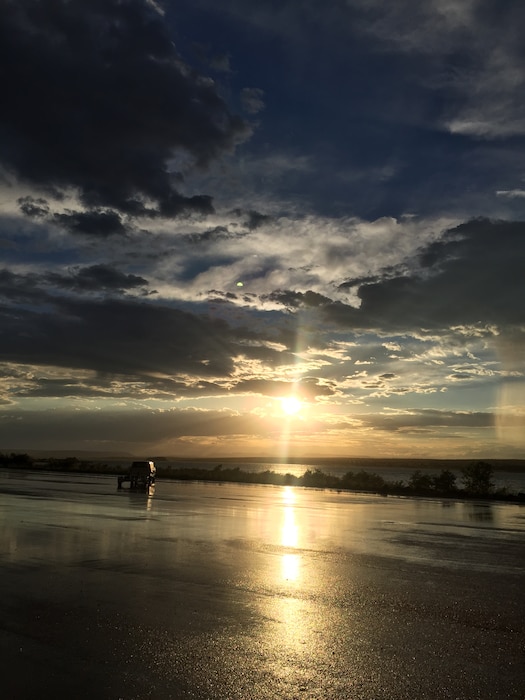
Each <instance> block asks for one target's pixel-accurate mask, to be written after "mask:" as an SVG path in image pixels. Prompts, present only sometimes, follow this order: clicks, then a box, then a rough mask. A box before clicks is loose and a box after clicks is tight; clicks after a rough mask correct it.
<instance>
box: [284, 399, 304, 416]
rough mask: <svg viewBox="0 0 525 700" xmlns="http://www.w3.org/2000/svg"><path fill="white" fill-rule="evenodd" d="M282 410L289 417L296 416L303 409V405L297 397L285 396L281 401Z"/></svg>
mask: <svg viewBox="0 0 525 700" xmlns="http://www.w3.org/2000/svg"><path fill="white" fill-rule="evenodd" d="M281 408H282V409H283V413H285V414H286V415H287V416H295V415H296V414H297V413H299V411H300V410H301V408H302V403H301V401H299V399H298V398H296V397H295V396H284V397H283V398H282V399H281Z"/></svg>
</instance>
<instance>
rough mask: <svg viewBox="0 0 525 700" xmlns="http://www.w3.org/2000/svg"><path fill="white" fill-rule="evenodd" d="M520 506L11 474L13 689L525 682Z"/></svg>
mask: <svg viewBox="0 0 525 700" xmlns="http://www.w3.org/2000/svg"><path fill="white" fill-rule="evenodd" d="M524 536H525V507H523V506H518V505H512V504H492V505H489V504H481V503H460V502H448V503H442V502H440V501H437V500H429V499H428V500H427V499H400V498H380V497H372V496H359V495H351V494H344V493H336V492H331V491H318V490H307V489H293V488H283V487H271V486H268V487H265V486H247V485H235V484H232V485H222V486H221V485H218V484H199V483H168V482H158V483H157V486H156V488H155V493H154V494H152V495H150V496H147V495H145V494H131V493H129V492H127V491H121V492H119V491H117V490H116V478H109V477H85V476H81V475H79V476H71V477H65V476H63V475H60V474H55V475H52V474H47V475H46V474H44V475H40V474H33V473H28V474H20V473H14V472H12V473H7V472H2V473H0V565H1V576H0V600H1V604H0V658H1V659H2V665H1V668H2V669H3V674H2V684H1V686H0V687H1V689H2V690H1V693H2V697H5V698H6V699H8V698H9V699H13V700H16V699H18V698H21V699H33V698H35V699H36V698H90V699H98V698H100V699H102V700H105V699H106V698H107V699H114V700H118V699H119V698H122V699H123V700H132V699H137V700H138V699H142V698H156V699H157V698H158V699H159V700H163V699H164V698H194V699H198V700H204V699H206V700H212V699H213V700H215V699H217V700H218V699H221V700H227V699H232V700H233V699H235V700H237V699H239V700H240V699H241V698H242V700H246V699H253V700H263V699H274V698H275V699H277V698H279V699H281V698H282V699H285V700H292V699H293V700H297V699H301V700H302V699H304V700H307V699H308V700H312V699H314V698H315V699H326V700H328V699H338V700H339V699H343V698H345V699H346V698H348V699H350V698H352V699H353V698H356V699H363V700H398V699H401V698H402V699H404V700H405V699H406V700H424V699H427V698H428V699H429V700H430V699H432V700H440V699H442V698H443V699H449V698H450V699H453V700H474V699H476V700H477V699H480V700H488V699H499V698H515V699H519V700H523V699H524V698H525V632H524V621H525V585H524V584H525V539H524Z"/></svg>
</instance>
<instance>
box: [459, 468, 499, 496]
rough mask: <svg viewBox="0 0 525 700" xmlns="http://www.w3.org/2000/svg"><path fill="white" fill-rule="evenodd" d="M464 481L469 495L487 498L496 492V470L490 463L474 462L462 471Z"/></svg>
mask: <svg viewBox="0 0 525 700" xmlns="http://www.w3.org/2000/svg"><path fill="white" fill-rule="evenodd" d="M461 473H462V481H463V485H464V487H465V490H466V491H467V493H470V494H472V495H475V496H487V495H488V494H489V493H490V492H491V491H493V490H494V482H493V481H492V475H493V474H494V468H493V467H492V465H491V464H489V463H488V462H473V463H472V464H469V465H468V466H467V467H465V468H464V469H462V471H461Z"/></svg>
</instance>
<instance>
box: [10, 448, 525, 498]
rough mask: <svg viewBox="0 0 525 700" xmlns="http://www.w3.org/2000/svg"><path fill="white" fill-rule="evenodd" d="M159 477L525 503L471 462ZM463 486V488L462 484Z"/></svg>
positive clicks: (176, 472) (196, 471)
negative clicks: (392, 471) (456, 467)
mask: <svg viewBox="0 0 525 700" xmlns="http://www.w3.org/2000/svg"><path fill="white" fill-rule="evenodd" d="M36 466H37V464H36V462H35V460H34V459H33V458H32V457H30V456H29V455H27V454H14V453H11V454H9V455H7V454H1V453H0V467H10V468H19V469H34V468H36ZM38 466H39V468H43V469H49V470H51V471H65V472H79V473H87V472H89V473H100V474H109V473H115V474H116V473H119V474H122V473H124V472H125V471H126V469H125V468H121V469H115V468H114V467H111V468H110V467H108V465H107V464H102V463H100V462H87V461H81V460H79V459H77V458H76V457H67V458H64V459H57V458H50V459H46V460H40V461H39V462H38ZM157 476H159V477H160V478H167V479H174V480H184V481H217V482H236V483H251V484H274V485H284V486H305V487H310V488H321V489H335V490H338V491H361V492H365V493H378V494H383V495H400V496H402V495H407V496H410V495H413V496H440V497H445V498H498V499H505V500H525V494H524V493H519V494H513V493H509V492H508V491H507V489H504V488H499V489H497V488H496V486H495V483H494V467H493V466H492V465H491V464H490V463H489V462H483V461H478V462H472V463H471V464H468V465H467V466H465V467H463V469H462V470H461V472H460V477H459V479H458V477H457V476H456V474H454V473H453V472H452V471H450V470H449V469H442V470H441V471H440V472H438V473H434V474H433V473H430V472H428V471H422V470H420V469H418V470H416V471H414V472H413V473H412V474H411V476H410V477H409V478H408V480H407V481H404V480H397V481H392V480H388V479H384V478H383V477H382V476H381V475H379V474H376V473H373V472H370V471H365V470H363V469H361V470H359V471H347V472H346V473H345V474H343V475H342V476H335V475H333V474H327V473H326V472H324V471H323V470H321V469H313V470H312V469H307V470H306V471H305V472H304V473H303V474H302V475H300V476H298V475H295V474H291V473H287V474H282V473H279V472H274V471H272V470H270V469H267V470H265V471H259V472H251V471H244V470H242V469H240V468H239V467H223V465H222V464H218V465H217V466H216V467H214V468H213V469H207V468H198V467H192V468H189V467H180V468H177V467H169V466H166V465H163V464H162V462H161V463H159V464H157ZM458 482H459V483H458Z"/></svg>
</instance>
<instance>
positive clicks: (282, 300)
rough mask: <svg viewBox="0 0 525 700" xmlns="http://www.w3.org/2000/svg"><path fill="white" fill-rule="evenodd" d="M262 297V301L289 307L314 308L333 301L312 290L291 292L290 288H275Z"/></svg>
mask: <svg viewBox="0 0 525 700" xmlns="http://www.w3.org/2000/svg"><path fill="white" fill-rule="evenodd" d="M262 299H263V300H264V301H272V302H275V303H277V304H282V306H285V307H286V308H289V309H299V308H316V307H320V306H326V305H329V304H332V303H333V302H332V300H331V299H329V298H328V297H325V296H323V295H322V294H318V293H317V292H312V291H308V292H293V291H291V290H276V291H275V292H272V293H271V294H267V295H265V296H263V297H262Z"/></svg>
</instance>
